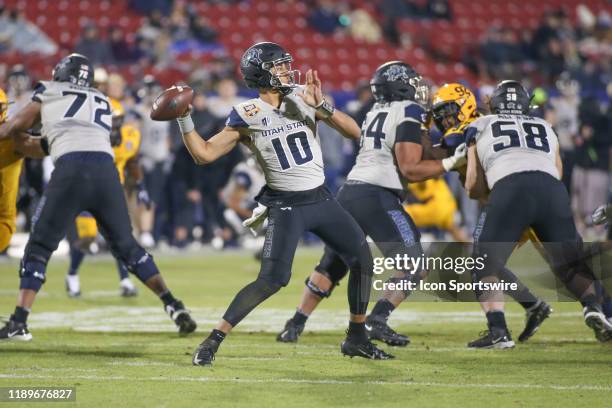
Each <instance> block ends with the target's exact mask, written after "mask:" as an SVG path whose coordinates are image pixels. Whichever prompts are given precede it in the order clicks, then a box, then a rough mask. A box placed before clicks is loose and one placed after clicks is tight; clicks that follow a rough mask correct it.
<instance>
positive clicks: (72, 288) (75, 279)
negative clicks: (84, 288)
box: [65, 275, 81, 298]
mask: <svg viewBox="0 0 612 408" xmlns="http://www.w3.org/2000/svg"><path fill="white" fill-rule="evenodd" d="M65 282H66V293H67V294H68V297H72V298H78V297H80V296H81V282H80V280H79V275H66V279H65Z"/></svg>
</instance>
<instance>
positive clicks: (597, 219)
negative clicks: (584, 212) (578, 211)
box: [591, 204, 612, 225]
mask: <svg viewBox="0 0 612 408" xmlns="http://www.w3.org/2000/svg"><path fill="white" fill-rule="evenodd" d="M609 217H612V204H607V205H605V204H604V205H602V206H599V207H597V209H596V210H595V211H594V212H593V215H592V216H591V218H592V219H593V225H601V224H604V223H605V222H606V221H608V218H609Z"/></svg>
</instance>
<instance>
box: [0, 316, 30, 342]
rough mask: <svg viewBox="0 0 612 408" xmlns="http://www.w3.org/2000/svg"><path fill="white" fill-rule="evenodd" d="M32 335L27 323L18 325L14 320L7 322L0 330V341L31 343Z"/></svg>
mask: <svg viewBox="0 0 612 408" xmlns="http://www.w3.org/2000/svg"><path fill="white" fill-rule="evenodd" d="M30 340H32V334H31V333H30V331H29V330H28V325H27V324H25V323H17V322H15V321H13V320H9V321H8V322H6V324H5V325H4V327H3V328H1V329H0V341H30Z"/></svg>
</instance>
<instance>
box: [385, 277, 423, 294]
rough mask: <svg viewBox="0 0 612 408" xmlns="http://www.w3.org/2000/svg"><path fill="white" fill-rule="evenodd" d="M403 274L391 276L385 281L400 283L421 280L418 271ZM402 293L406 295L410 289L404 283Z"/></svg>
mask: <svg viewBox="0 0 612 408" xmlns="http://www.w3.org/2000/svg"><path fill="white" fill-rule="evenodd" d="M403 274H404V276H392V277H390V278H389V279H388V280H387V282H389V283H400V282H417V283H418V282H419V281H420V280H421V275H420V274H419V273H410V272H403ZM402 293H403V294H404V295H405V296H406V297H408V295H410V289H408V285H404V290H402Z"/></svg>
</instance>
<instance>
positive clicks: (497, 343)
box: [467, 329, 514, 349]
mask: <svg viewBox="0 0 612 408" xmlns="http://www.w3.org/2000/svg"><path fill="white" fill-rule="evenodd" d="M480 336H481V337H479V338H478V339H476V340H474V341H471V342H469V343H468V345H467V346H468V347H469V348H479V349H507V348H514V341H512V337H511V336H510V332H509V331H508V329H493V330H485V331H483V332H481V333H480Z"/></svg>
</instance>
